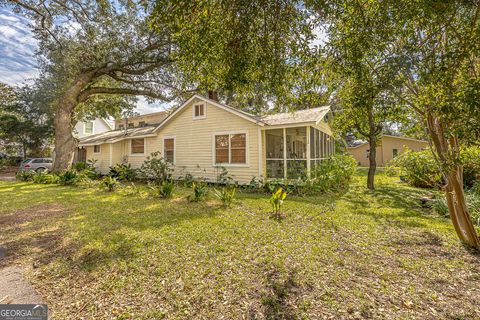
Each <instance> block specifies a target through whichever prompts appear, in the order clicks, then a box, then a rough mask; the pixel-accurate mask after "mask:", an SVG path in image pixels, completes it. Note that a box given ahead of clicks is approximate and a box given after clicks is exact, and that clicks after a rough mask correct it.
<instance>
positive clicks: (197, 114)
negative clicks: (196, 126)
mask: <svg viewBox="0 0 480 320" xmlns="http://www.w3.org/2000/svg"><path fill="white" fill-rule="evenodd" d="M205 118H206V113H205V105H204V104H196V105H194V106H193V119H205Z"/></svg>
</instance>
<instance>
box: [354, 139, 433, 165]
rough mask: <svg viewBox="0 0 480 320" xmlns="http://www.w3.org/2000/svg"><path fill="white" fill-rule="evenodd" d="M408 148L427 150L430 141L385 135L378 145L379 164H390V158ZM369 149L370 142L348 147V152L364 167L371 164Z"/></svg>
mask: <svg viewBox="0 0 480 320" xmlns="http://www.w3.org/2000/svg"><path fill="white" fill-rule="evenodd" d="M406 148H408V149H410V150H413V151H421V150H425V149H427V148H428V142H427V141H424V140H418V139H413V138H406V137H397V136H391V135H383V136H382V138H381V140H380V142H379V145H378V146H377V157H376V160H377V165H378V166H381V167H383V166H386V165H388V162H389V161H390V160H392V159H393V158H395V157H396V156H397V155H399V154H401V153H402V152H404V151H405V150H406ZM369 151H370V147H369V145H368V142H365V143H362V144H359V145H357V146H354V147H349V148H347V152H348V153H349V154H351V155H352V156H353V157H354V158H355V159H356V160H357V161H358V164H359V165H360V166H364V167H368V166H369V159H368V156H369Z"/></svg>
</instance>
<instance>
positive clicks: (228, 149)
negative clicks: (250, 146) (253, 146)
mask: <svg viewBox="0 0 480 320" xmlns="http://www.w3.org/2000/svg"><path fill="white" fill-rule="evenodd" d="M215 163H216V164H246V163H247V136H246V134H245V133H236V134H218V135H215Z"/></svg>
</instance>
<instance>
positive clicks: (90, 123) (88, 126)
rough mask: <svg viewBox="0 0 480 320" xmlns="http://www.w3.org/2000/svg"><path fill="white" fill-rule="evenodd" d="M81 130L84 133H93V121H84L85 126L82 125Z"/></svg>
mask: <svg viewBox="0 0 480 320" xmlns="http://www.w3.org/2000/svg"><path fill="white" fill-rule="evenodd" d="M83 132H84V133H85V134H92V133H93V121H87V122H85V127H84V130H83Z"/></svg>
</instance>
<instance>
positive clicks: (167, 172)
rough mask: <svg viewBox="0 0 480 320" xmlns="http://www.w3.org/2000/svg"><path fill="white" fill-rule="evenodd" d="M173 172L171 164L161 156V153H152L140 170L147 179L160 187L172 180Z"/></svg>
mask: <svg viewBox="0 0 480 320" xmlns="http://www.w3.org/2000/svg"><path fill="white" fill-rule="evenodd" d="M172 171H173V170H172V169H171V168H170V164H169V163H168V162H167V161H165V159H163V158H162V157H161V156H160V152H159V151H156V152H153V153H151V154H150V156H148V157H147V159H146V160H145V161H144V162H143V164H142V167H141V169H140V172H141V174H142V176H143V177H144V178H145V179H151V180H153V181H154V182H155V183H156V184H158V185H160V184H161V183H162V182H163V181H166V180H170V178H171V173H172Z"/></svg>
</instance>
